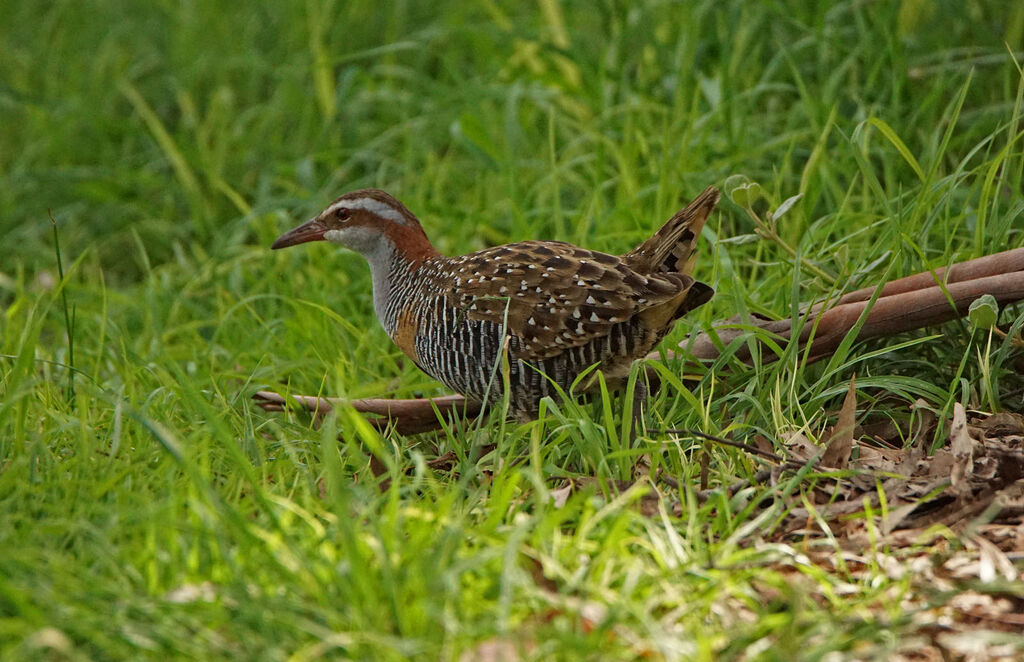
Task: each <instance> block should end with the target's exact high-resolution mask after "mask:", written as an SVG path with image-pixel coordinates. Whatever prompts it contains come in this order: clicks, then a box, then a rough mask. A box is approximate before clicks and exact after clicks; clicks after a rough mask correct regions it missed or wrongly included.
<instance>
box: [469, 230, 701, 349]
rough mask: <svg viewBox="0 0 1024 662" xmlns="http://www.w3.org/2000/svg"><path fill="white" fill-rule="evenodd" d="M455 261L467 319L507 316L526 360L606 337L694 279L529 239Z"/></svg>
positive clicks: (502, 318) (496, 319)
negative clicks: (643, 269) (646, 271)
mask: <svg viewBox="0 0 1024 662" xmlns="http://www.w3.org/2000/svg"><path fill="white" fill-rule="evenodd" d="M455 260H456V262H457V264H456V265H455V267H456V269H455V271H456V273H455V274H453V275H454V277H455V282H454V283H453V288H452V291H453V295H454V299H455V301H454V303H455V305H456V307H458V308H459V309H460V310H461V311H463V312H464V314H465V315H467V316H468V318H469V319H475V320H488V321H491V322H494V323H496V324H498V325H504V324H505V323H506V321H507V329H508V332H509V333H510V334H511V335H514V336H517V337H518V338H519V339H520V348H519V351H518V353H517V356H516V358H521V359H543V358H547V357H549V356H554V355H557V354H560V353H562V352H564V351H565V350H567V349H570V348H572V347H578V346H580V345H585V344H586V343H588V342H590V341H591V340H593V339H595V338H601V337H604V336H605V335H607V334H608V333H609V332H610V329H611V328H612V326H613V325H615V324H618V323H620V322H625V321H627V320H630V319H632V318H633V317H634V316H636V315H637V314H638V313H641V312H643V311H645V310H648V309H650V308H654V307H657V306H660V305H663V304H667V303H669V302H670V301H672V300H673V299H676V298H678V297H680V296H681V295H685V293H686V292H687V291H688V290H689V288H690V287H691V286H692V284H693V282H694V281H693V279H692V278H690V277H689V276H686V275H682V274H656V275H649V276H648V275H643V274H639V273H637V272H636V271H634V270H633V269H631V268H630V267H629V266H627V265H626V263H625V262H623V260H622V259H621V258H619V257H617V256H614V255H608V254H606V253H598V252H595V251H590V250H587V249H584V248H579V247H577V246H573V245H571V244H566V243H562V242H540V241H524V242H519V243H515V244H507V245H505V246H497V247H495V248H489V249H486V250H483V251H480V252H478V253H471V254H469V255H465V256H462V257H461V258H455Z"/></svg>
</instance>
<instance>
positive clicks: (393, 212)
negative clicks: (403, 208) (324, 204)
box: [324, 198, 408, 225]
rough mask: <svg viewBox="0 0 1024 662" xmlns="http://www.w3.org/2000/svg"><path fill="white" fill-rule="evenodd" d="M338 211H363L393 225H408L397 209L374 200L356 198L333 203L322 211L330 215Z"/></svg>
mask: <svg viewBox="0 0 1024 662" xmlns="http://www.w3.org/2000/svg"><path fill="white" fill-rule="evenodd" d="M339 209H365V210H366V211H368V212H370V213H371V214H376V215H377V216H380V217H381V218H386V219H388V220H389V221H394V222H395V223H401V224H402V225H406V224H407V223H408V221H406V220H405V217H404V216H402V213H401V212H399V211H398V210H397V209H395V208H394V207H391V206H390V205H388V204H386V203H383V202H381V201H380V200H375V199H374V198H356V199H355V200H339V201H338V202H335V203H334V204H333V205H331V206H330V207H328V208H327V209H326V210H325V211H324V213H326V214H331V213H333V212H336V211H338V210H339Z"/></svg>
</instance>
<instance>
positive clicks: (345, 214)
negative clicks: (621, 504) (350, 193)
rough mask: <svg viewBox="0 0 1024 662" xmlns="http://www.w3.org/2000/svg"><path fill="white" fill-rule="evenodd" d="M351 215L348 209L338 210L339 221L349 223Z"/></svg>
mask: <svg viewBox="0 0 1024 662" xmlns="http://www.w3.org/2000/svg"><path fill="white" fill-rule="evenodd" d="M349 215H350V213H349V211H348V210H347V209H339V210H338V220H339V221H347V220H348V217H349Z"/></svg>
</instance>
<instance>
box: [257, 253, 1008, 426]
mask: <svg viewBox="0 0 1024 662" xmlns="http://www.w3.org/2000/svg"><path fill="white" fill-rule="evenodd" d="M940 282H941V283H943V284H942V285H940V284H939V283H940ZM875 289H876V288H873V287H869V288H864V289H861V290H856V291H854V292H850V293H848V294H846V295H844V296H842V297H840V298H839V299H838V300H837V301H836V302H834V303H832V304H829V303H828V302H825V303H818V304H814V305H812V306H809V307H807V308H806V309H805V317H806V319H805V320H804V323H803V324H802V326H801V328H800V333H799V334H798V335H797V342H798V343H799V347H800V348H801V350H804V349H807V346H808V342H809V343H810V347H809V352H808V357H809V360H811V361H815V360H818V359H822V358H825V357H827V356H829V355H830V354H831V353H832V352H834V351H835V350H836V348H837V347H839V344H840V343H841V342H842V341H843V338H845V337H846V335H847V334H848V333H849V332H850V330H851V329H853V328H854V326H855V325H856V323H857V320H858V319H859V318H860V316H861V314H863V313H864V311H865V310H866V309H867V308H868V305H869V304H870V300H871V297H872V296H874V293H875ZM984 294H991V295H992V296H993V297H995V299H996V301H997V302H998V303H999V304H1000V305H1006V304H1010V303H1015V302H1018V301H1022V300H1024V248H1017V249H1014V250H1009V251H1004V252H1002V253H996V254H995V255H987V256H985V257H980V258H977V259H974V260H969V261H967V262H961V263H958V264H955V265H952V266H951V267H950V268H949V269H945V268H941V269H936V270H935V271H934V272H933V271H925V272H922V273H919V274H915V275H913V276H908V277H906V278H900V279H898V280H894V281H890V282H888V283H886V284H885V285H884V286H883V287H882V289H881V292H880V293H879V296H878V299H877V300H876V301H875V303H874V305H873V306H871V309H870V311H868V313H867V317H866V319H865V322H864V324H863V326H862V327H861V329H860V332H859V333H858V334H857V339H858V340H866V339H868V338H877V337H881V336H890V335H893V334H897V333H901V332H905V331H910V330H912V329H919V328H922V327H925V326H930V325H933V324H940V323H942V322H947V321H949V320H952V319H956V318H958V317H963V316H964V315H965V314H966V313H967V309H968V307H969V306H970V305H971V303H972V302H973V301H974V300H975V299H977V298H978V297H980V296H982V295H984ZM826 306H827V307H826ZM752 327H755V328H758V329H761V330H763V331H766V332H768V333H770V334H773V335H774V336H775V337H776V338H778V339H780V341H781V344H783V346H784V343H785V341H787V340H789V339H790V338H791V336H792V327H793V324H792V320H790V319H784V320H764V319H751V320H749V321H747V322H742V321H741V320H739V319H732V320H727V321H725V322H720V323H716V324H714V325H713V331H712V333H710V334H709V333H706V332H702V333H700V334H698V335H697V337H696V338H694V339H693V341H692V342H687V343H685V344H684V345H683V347H685V348H686V350H687V351H688V352H689V354H690V355H692V356H694V357H695V358H697V359H703V360H709V359H715V358H717V357H718V356H719V355H720V347H722V346H726V345H728V344H729V343H731V342H732V341H733V340H735V339H737V338H739V337H741V336H743V335H745V334H749V333H750V331H751V328H752ZM812 334H813V337H812ZM736 356H737V357H738V358H740V360H744V361H750V360H751V354H750V349H749V347H741V348H740V349H739V350H738V351H737V352H736ZM657 357H658V354H656V353H655V354H652V355H651V357H649V358H657ZM773 357H774V354H772V353H771V352H764V353H763V359H762V360H765V361H770V360H772V358H773ZM253 399H254V400H255V401H256V403H257V405H259V406H260V407H262V408H263V409H265V410H267V411H282V410H283V409H284V407H285V405H286V403H287V398H286V397H285V396H282V395H280V394H278V393H275V392H273V391H259V392H257V393H256V394H255V395H253ZM291 400H292V402H294V403H295V405H297V406H298V407H300V408H302V409H305V410H308V411H311V412H314V414H316V415H319V416H322V415H324V414H326V413H328V412H329V411H331V409H332V408H333V406H334V405H336V404H338V402H339V400H337V399H331V398H317V397H313V396H302V395H294V396H291ZM348 404H349V405H350V406H351V407H352V408H353V409H355V410H356V411H358V412H362V413H365V414H370V415H371V417H372V418H370V421H371V423H373V424H374V425H375V426H376V427H377V428H378V429H383V428H385V427H387V426H388V425H393V426H394V429H395V430H396V431H397V432H399V433H400V434H414V433H417V432H427V431H430V430H436V429H438V428H440V427H441V421H442V420H443V419H444V418H447V417H448V416H449V415H450V414H459V415H462V416H467V417H473V416H476V415H478V414H479V413H480V406H479V405H477V404H475V403H469V402H466V400H465V399H464V398H463V397H462V396H458V395H450V396H444V397H439V398H417V399H410V400H395V399H387V398H368V399H364V400H352V401H350V402H349V403H348Z"/></svg>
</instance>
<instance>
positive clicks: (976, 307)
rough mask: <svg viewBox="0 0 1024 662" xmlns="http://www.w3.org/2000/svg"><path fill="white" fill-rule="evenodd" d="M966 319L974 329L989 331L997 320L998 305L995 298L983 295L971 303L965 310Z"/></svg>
mask: <svg viewBox="0 0 1024 662" xmlns="http://www.w3.org/2000/svg"><path fill="white" fill-rule="evenodd" d="M967 317H968V318H969V319H970V320H971V324H973V325H974V326H975V327H976V328H979V329H991V328H992V327H993V326H995V325H996V320H997V319H998V318H999V305H998V304H997V303H996V298H995V297H994V296H992V295H991V294H984V295H982V296H980V297H978V298H977V299H975V300H974V301H973V302H971V307H970V308H968V309H967Z"/></svg>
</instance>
